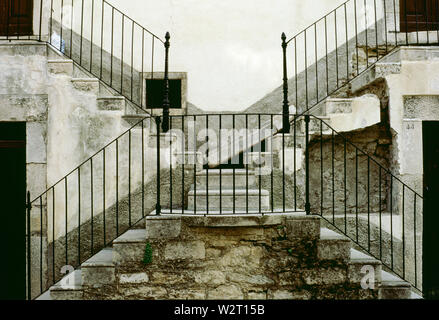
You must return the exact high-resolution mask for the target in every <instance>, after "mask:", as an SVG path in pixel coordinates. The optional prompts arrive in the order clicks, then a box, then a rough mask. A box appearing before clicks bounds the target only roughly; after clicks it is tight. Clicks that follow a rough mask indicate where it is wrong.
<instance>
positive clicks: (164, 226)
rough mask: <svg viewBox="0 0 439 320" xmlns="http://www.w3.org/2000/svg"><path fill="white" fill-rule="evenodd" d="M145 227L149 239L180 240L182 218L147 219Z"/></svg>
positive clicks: (159, 217) (160, 217) (162, 217)
mask: <svg viewBox="0 0 439 320" xmlns="http://www.w3.org/2000/svg"><path fill="white" fill-rule="evenodd" d="M145 226H146V238H147V239H172V238H178V237H179V236H180V232H181V217H178V216H174V217H172V216H158V217H152V216H150V217H147V218H146V220H145Z"/></svg>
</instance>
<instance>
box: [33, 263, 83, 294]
mask: <svg viewBox="0 0 439 320" xmlns="http://www.w3.org/2000/svg"><path fill="white" fill-rule="evenodd" d="M49 291H50V298H51V300H81V299H82V297H83V291H82V271H81V270H75V271H74V272H72V273H70V274H68V275H66V276H65V277H64V278H62V279H61V281H59V282H57V283H56V284H54V285H53V286H52V287H50V289H49ZM41 300H42V299H41Z"/></svg>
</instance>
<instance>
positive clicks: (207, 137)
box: [206, 115, 235, 214]
mask: <svg viewBox="0 0 439 320" xmlns="http://www.w3.org/2000/svg"><path fill="white" fill-rule="evenodd" d="M206 144H207V165H206V207H207V210H206V213H207V214H209V151H210V150H209V149H210V148H209V147H210V145H209V144H210V141H209V116H208V115H206ZM234 207H235V203H233V208H234ZM233 210H235V209H233Z"/></svg>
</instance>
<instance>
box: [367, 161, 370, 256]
mask: <svg viewBox="0 0 439 320" xmlns="http://www.w3.org/2000/svg"><path fill="white" fill-rule="evenodd" d="M367 239H368V247H367V248H368V251H369V252H370V157H369V156H367Z"/></svg>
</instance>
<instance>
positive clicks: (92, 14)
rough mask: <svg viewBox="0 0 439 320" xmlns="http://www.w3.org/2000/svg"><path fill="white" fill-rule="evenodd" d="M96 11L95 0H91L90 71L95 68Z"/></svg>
mask: <svg viewBox="0 0 439 320" xmlns="http://www.w3.org/2000/svg"><path fill="white" fill-rule="evenodd" d="M94 12H95V0H92V1H91V26H90V28H91V30H90V73H92V69H93V38H94V37H93V35H94Z"/></svg>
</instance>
